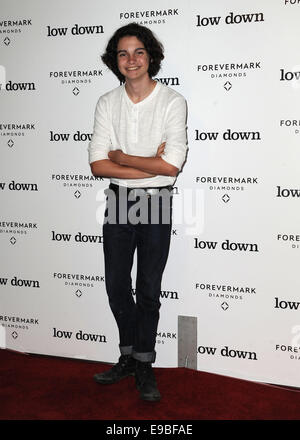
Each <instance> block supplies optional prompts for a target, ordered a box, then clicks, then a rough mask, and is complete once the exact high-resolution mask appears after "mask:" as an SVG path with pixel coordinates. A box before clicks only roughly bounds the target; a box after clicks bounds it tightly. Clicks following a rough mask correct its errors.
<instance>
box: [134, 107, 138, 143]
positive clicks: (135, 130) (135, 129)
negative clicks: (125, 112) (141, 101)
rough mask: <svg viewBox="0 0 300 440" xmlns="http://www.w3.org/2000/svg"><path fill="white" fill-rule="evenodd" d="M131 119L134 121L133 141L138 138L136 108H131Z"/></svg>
mask: <svg viewBox="0 0 300 440" xmlns="http://www.w3.org/2000/svg"><path fill="white" fill-rule="evenodd" d="M133 121H134V142H137V140H138V108H137V107H134V108H133Z"/></svg>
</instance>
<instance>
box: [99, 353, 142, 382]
mask: <svg viewBox="0 0 300 440" xmlns="http://www.w3.org/2000/svg"><path fill="white" fill-rule="evenodd" d="M135 364H136V361H135V360H134V359H133V357H132V356H130V355H121V356H120V358H119V362H118V363H117V364H116V365H114V366H113V367H112V368H111V369H110V370H108V371H105V372H104V373H98V374H95V376H94V380H95V381H96V382H97V383H101V384H107V385H110V384H113V383H117V382H119V381H120V380H121V379H124V378H125V377H127V376H134V373H135Z"/></svg>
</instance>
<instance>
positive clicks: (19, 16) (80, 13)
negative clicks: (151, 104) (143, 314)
mask: <svg viewBox="0 0 300 440" xmlns="http://www.w3.org/2000/svg"><path fill="white" fill-rule="evenodd" d="M0 3H1V19H0V54H1V58H0V64H1V68H0V87H1V89H0V110H1V116H0V147H1V181H0V197H1V207H2V209H1V220H0V241H1V273H0V301H1V303H0V307H1V308H0V345H1V346H2V348H10V349H14V350H19V351H22V352H29V353H43V354H50V355H58V356H66V357H74V358H82V359H89V360H99V361H105V362H114V361H116V359H117V357H118V356H119V352H118V335H117V328H116V325H115V322H114V319H113V317H112V314H111V312H110V310H109V307H108V301H107V297H106V292H105V286H104V268H103V256H102V226H101V224H99V221H98V219H99V217H100V218H101V215H99V213H101V209H102V208H103V203H102V202H101V196H102V194H103V189H104V188H106V187H107V184H108V181H107V180H106V179H95V178H93V177H92V176H91V173H90V168H89V164H88V156H87V146H88V142H89V137H90V136H91V133H92V127H93V118H94V109H95V105H96V102H97V99H98V97H99V96H100V95H102V94H103V93H105V92H106V91H108V90H110V89H112V88H114V87H117V86H118V85H119V83H118V81H117V79H116V78H115V77H114V76H113V74H112V73H111V72H109V71H108V70H107V68H106V67H105V66H104V65H103V63H102V62H101V60H100V55H101V54H102V53H103V50H104V48H105V46H106V43H107V41H108V39H109V38H110V36H111V35H112V33H113V32H114V31H115V30H116V29H117V28H118V27H120V26H122V25H124V24H126V23H129V22H131V21H136V22H138V23H140V24H144V25H146V26H148V27H150V28H151V29H152V30H153V31H154V32H155V33H156V34H157V36H158V37H159V39H160V40H161V41H162V42H163V44H164V47H165V55H166V57H165V60H164V63H163V68H162V70H161V72H159V74H158V80H160V81H162V82H164V83H165V84H167V85H169V86H170V87H172V88H174V89H175V90H177V91H178V92H180V93H181V94H183V95H184V96H185V97H186V99H187V102H188V109H189V117H188V138H189V154H188V160H187V163H186V165H185V167H184V170H183V172H182V173H181V174H180V175H179V177H178V179H177V182H176V185H175V186H176V188H175V191H174V206H175V212H174V226H173V236H172V245H171V253H170V257H169V261H168V265H167V268H166V271H165V275H164V279H163V285H162V294H161V301H162V307H161V318H160V323H159V329H158V336H157V346H156V350H157V361H156V364H155V365H156V366H160V367H176V366H177V365H178V363H177V362H178V360H177V359H178V348H177V345H178V328H177V322H178V316H189V317H196V318H197V354H196V356H197V369H198V370H201V371H209V372H213V373H219V374H225V375H229V376H234V377H240V378H245V379H250V380H256V381H262V382H270V383H276V384H285V385H290V386H300V377H299V373H298V370H299V368H298V366H299V360H300V319H299V310H300V300H299V292H300V289H299V287H300V282H299V252H300V230H299V218H300V211H299V200H300V199H299V197H300V181H299V159H300V150H299V130H300V105H299V102H300V101H299V97H300V60H299V48H298V45H299V43H298V42H299V37H300V30H299V18H300V1H299V0H264V1H258V0H251V1H250V0H243V1H240V0H226V1H223V0H211V1H209V2H208V1H204V0H189V1H186V2H179V1H178V0H172V1H167V0H164V1H163V0H160V1H158V0H152V1H146V0H143V1H142V2H141V1H137V0H134V1H131V2H130V3H129V4H128V5H127V4H125V3H124V2H121V0H112V1H111V2H109V3H107V2H102V1H99V0H86V1H81V0H64V1H59V0H53V1H52V2H49V1H45V0H40V1H38V0H26V1H17V0H1V2H0ZM197 203H198V205H197ZM200 208H201V209H200ZM192 209H193V210H194V211H193V212H192V211H191V210H192ZM193 213H194V215H196V220H197V224H198V230H195V229H194V231H193V230H192V228H194V227H195V225H194V224H190V225H189V224H187V222H188V221H189V216H191V215H192V214H193ZM194 223H195V222H194ZM133 287H134V286H133ZM298 309H299V310H298ZM194 354H195V353H194ZM297 361H298V362H297Z"/></svg>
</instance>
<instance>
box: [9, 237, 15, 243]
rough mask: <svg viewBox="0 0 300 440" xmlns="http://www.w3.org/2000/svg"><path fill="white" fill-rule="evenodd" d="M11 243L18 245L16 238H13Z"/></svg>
mask: <svg viewBox="0 0 300 440" xmlns="http://www.w3.org/2000/svg"><path fill="white" fill-rule="evenodd" d="M9 241H10V242H11V244H16V243H17V240H16V239H15V237H11V239H10V240H9Z"/></svg>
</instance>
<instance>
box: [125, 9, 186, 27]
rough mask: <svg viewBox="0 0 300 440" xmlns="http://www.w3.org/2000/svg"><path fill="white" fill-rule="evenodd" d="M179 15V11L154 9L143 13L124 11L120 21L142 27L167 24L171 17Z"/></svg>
mask: <svg viewBox="0 0 300 440" xmlns="http://www.w3.org/2000/svg"><path fill="white" fill-rule="evenodd" d="M178 15H179V12H178V9H152V10H143V11H122V12H120V13H119V19H120V20H130V21H134V22H136V23H138V24H141V25H144V26H146V25H152V24H165V23H166V22H167V21H168V19H169V18H170V17H176V16H178Z"/></svg>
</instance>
